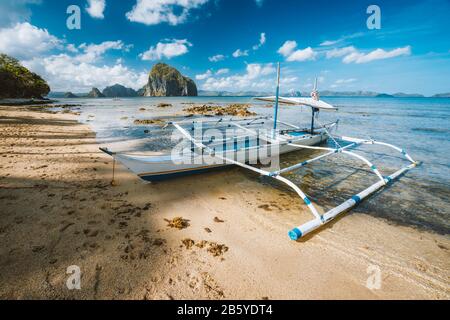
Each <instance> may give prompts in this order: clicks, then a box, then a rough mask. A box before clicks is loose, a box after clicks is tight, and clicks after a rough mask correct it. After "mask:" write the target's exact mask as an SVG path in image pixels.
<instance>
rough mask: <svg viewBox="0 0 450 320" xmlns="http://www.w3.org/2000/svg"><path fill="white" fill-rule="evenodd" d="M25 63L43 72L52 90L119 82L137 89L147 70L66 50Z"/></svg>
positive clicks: (100, 85)
mask: <svg viewBox="0 0 450 320" xmlns="http://www.w3.org/2000/svg"><path fill="white" fill-rule="evenodd" d="M22 63H23V64H24V66H26V67H27V68H29V69H30V70H32V71H34V72H36V73H38V74H40V75H41V76H43V78H44V79H46V80H47V82H48V83H49V85H50V88H51V90H52V91H72V92H86V91H88V90H89V89H90V88H91V87H98V88H100V89H101V88H104V87H106V86H109V85H112V84H115V83H120V84H123V85H125V86H127V87H131V88H134V89H138V88H141V87H142V86H143V85H144V84H145V83H146V81H147V73H146V72H136V71H134V70H132V69H129V68H128V67H126V66H124V65H123V64H122V60H116V62H115V64H112V65H106V64H104V65H97V64H94V63H92V62H86V61H84V59H83V58H80V55H69V54H66V53H61V54H56V55H51V56H48V57H45V58H33V59H30V60H25V61H22Z"/></svg>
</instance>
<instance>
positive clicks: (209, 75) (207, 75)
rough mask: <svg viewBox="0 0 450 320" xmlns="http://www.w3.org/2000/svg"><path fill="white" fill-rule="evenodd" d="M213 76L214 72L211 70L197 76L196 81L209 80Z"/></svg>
mask: <svg viewBox="0 0 450 320" xmlns="http://www.w3.org/2000/svg"><path fill="white" fill-rule="evenodd" d="M211 76H212V72H211V70H208V71H206V72H205V73H202V74H198V75H196V76H195V79H196V80H205V79H207V78H209V77H211Z"/></svg>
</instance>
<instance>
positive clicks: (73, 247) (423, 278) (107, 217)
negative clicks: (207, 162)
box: [0, 107, 450, 299]
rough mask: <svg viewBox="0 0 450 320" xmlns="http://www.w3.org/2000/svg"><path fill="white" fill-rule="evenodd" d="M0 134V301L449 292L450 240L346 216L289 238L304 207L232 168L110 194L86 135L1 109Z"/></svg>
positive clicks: (437, 295)
mask: <svg viewBox="0 0 450 320" xmlns="http://www.w3.org/2000/svg"><path fill="white" fill-rule="evenodd" d="M0 137H1V141H0V203H1V205H0V208H1V210H0V242H1V243H2V245H1V246H0V298H2V299H6V298H11V299H42V298H49V299H67V298H69V299H71V298H74V299H266V298H268V299H311V298H314V299H351V298H356V299H421V298H424V299H449V298H450V252H449V250H450V240H449V238H448V236H442V235H438V234H434V233H428V232H425V231H419V230H417V229H414V228H411V227H406V226H398V225H395V224H392V223H389V222H388V221H386V220H382V219H378V218H375V217H372V216H369V215H365V214H359V213H353V214H347V215H345V216H343V217H342V218H340V219H338V220H337V221H335V222H333V223H332V224H331V225H329V226H328V227H326V228H324V229H321V230H320V231H319V232H316V233H314V234H312V235H311V236H308V237H307V238H306V239H305V240H302V241H299V242H292V241H290V240H289V239H288V237H287V231H288V230H289V229H290V228H291V227H292V226H295V225H298V224H299V223H301V222H304V221H306V220H307V219H309V217H310V216H309V213H308V212H307V210H306V208H305V206H304V205H303V204H301V203H300V202H299V201H298V199H297V197H296V196H295V195H293V194H291V193H290V192H288V191H287V190H283V189H277V188H273V187H270V186H268V185H266V184H261V183H259V182H258V180H259V178H257V177H255V176H254V175H253V174H251V173H248V172H245V171H243V170H241V169H238V168H231V169H226V170H225V171H217V172H211V173H207V174H204V175H201V176H191V177H186V178H181V179H177V180H172V181H167V182H162V183H156V184H145V183H142V182H141V181H140V180H139V179H138V178H137V177H136V176H135V175H134V174H132V173H130V172H128V171H127V170H126V169H124V168H123V167H122V166H121V165H118V166H117V167H116V169H117V170H116V182H117V184H118V185H117V186H111V185H110V180H111V173H112V172H111V171H112V170H111V169H112V161H111V158H110V157H108V156H106V155H104V154H102V153H100V152H99V151H98V145H97V144H96V141H95V136H94V134H93V133H92V131H90V129H89V127H88V126H86V125H82V124H79V123H78V122H77V116H76V115H73V114H68V113H65V114H61V113H59V114H52V113H48V112H44V111H42V110H41V109H40V108H38V107H30V108H27V107H0ZM175 217H182V219H184V220H183V221H184V222H185V223H184V224H183V225H182V226H181V227H182V228H181V229H178V228H173V227H171V226H168V224H169V223H168V222H167V220H172V219H173V218H175ZM71 265H77V266H79V267H80V270H81V272H82V276H81V290H69V289H68V288H67V286H66V280H67V278H68V277H69V275H68V274H66V270H67V267H69V266H71ZM373 266H375V268H379V270H380V271H381V288H379V289H369V288H367V287H366V283H367V279H368V277H369V275H371V274H373V273H372V272H373V271H370V270H373V269H371V268H373ZM368 268H369V273H368Z"/></svg>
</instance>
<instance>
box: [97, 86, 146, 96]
mask: <svg viewBox="0 0 450 320" xmlns="http://www.w3.org/2000/svg"><path fill="white" fill-rule="evenodd" d="M103 95H104V96H105V97H108V98H114V97H137V95H138V94H137V92H136V91H134V90H133V89H131V88H127V87H124V86H122V85H120V84H115V85H113V86H110V87H106V88H105V89H103Z"/></svg>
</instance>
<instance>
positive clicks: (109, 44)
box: [76, 40, 129, 63]
mask: <svg viewBox="0 0 450 320" xmlns="http://www.w3.org/2000/svg"><path fill="white" fill-rule="evenodd" d="M128 48H129V46H126V45H125V44H124V43H123V41H122V40H117V41H104V42H102V43H99V44H86V43H83V44H81V45H79V46H78V49H81V50H83V52H84V53H83V54H80V55H78V56H77V57H76V59H77V60H78V61H80V62H89V63H91V62H96V61H97V60H98V59H100V58H101V57H102V55H103V54H104V53H105V52H106V51H108V50H125V51H128Z"/></svg>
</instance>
